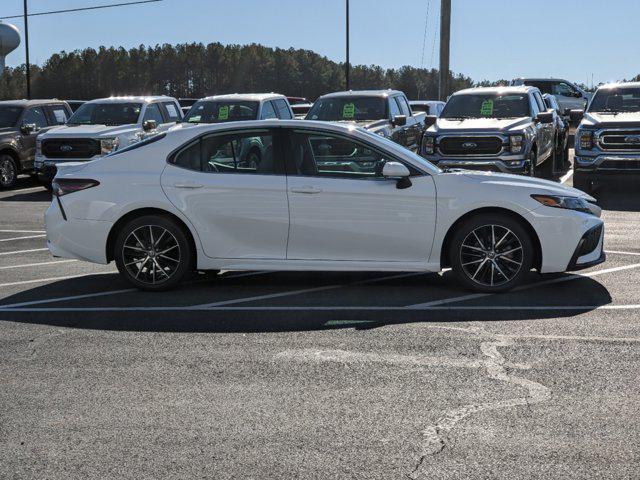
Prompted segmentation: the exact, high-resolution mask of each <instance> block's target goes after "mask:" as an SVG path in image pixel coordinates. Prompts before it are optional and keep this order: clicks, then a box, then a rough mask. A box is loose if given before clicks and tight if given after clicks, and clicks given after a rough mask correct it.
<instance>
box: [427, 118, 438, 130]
mask: <svg viewBox="0 0 640 480" xmlns="http://www.w3.org/2000/svg"><path fill="white" fill-rule="evenodd" d="M437 120H438V117H437V116H435V115H427V116H426V117H424V128H429V127H430V126H432V125H435V123H436V121H437Z"/></svg>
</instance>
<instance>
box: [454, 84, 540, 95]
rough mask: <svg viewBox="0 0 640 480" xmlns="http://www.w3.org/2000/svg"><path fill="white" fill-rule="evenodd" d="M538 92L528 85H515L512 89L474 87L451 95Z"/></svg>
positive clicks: (535, 88)
mask: <svg viewBox="0 0 640 480" xmlns="http://www.w3.org/2000/svg"><path fill="white" fill-rule="evenodd" d="M533 90H535V91H539V90H538V88H537V87H531V86H529V85H517V86H512V87H474V88H465V89H464V90H458V91H457V92H455V93H454V94H453V95H461V94H462V95H464V94H466V93H529V92H530V91H533Z"/></svg>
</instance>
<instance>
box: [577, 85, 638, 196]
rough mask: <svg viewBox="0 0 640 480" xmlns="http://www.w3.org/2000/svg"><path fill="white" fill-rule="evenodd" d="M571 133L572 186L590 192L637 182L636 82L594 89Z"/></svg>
mask: <svg viewBox="0 0 640 480" xmlns="http://www.w3.org/2000/svg"><path fill="white" fill-rule="evenodd" d="M571 117H572V120H573V121H580V124H579V125H578V128H577V130H576V136H575V158H574V163H573V186H574V187H576V188H578V189H580V190H583V191H585V192H587V193H590V192H591V191H592V190H594V189H595V188H596V187H599V186H603V185H606V184H610V185H617V183H618V182H622V181H633V182H636V185H637V182H639V181H640V82H638V83H631V82H629V83H614V84H608V85H603V86H601V87H599V88H598V90H597V91H596V93H595V95H594V96H593V99H592V100H591V102H590V103H589V107H588V108H587V111H586V112H585V111H583V110H580V109H576V110H572V111H571Z"/></svg>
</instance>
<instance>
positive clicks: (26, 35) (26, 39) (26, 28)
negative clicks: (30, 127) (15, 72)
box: [24, 0, 31, 100]
mask: <svg viewBox="0 0 640 480" xmlns="http://www.w3.org/2000/svg"><path fill="white" fill-rule="evenodd" d="M28 17H29V13H28V12H27V0H24V47H25V50H26V53H27V55H26V57H27V58H26V66H27V71H26V75H27V100H31V64H30V63H29V20H28Z"/></svg>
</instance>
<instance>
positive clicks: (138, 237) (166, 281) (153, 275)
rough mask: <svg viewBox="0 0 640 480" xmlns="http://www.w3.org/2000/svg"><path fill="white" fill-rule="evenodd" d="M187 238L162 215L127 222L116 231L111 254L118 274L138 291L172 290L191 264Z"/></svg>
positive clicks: (175, 225) (190, 267)
mask: <svg viewBox="0 0 640 480" xmlns="http://www.w3.org/2000/svg"><path fill="white" fill-rule="evenodd" d="M187 235H188V233H187V232H185V231H184V229H183V228H182V227H181V226H180V225H178V224H177V223H176V222H175V221H173V220H171V219H170V218H168V217H164V216H162V215H145V216H143V217H138V218H135V219H133V220H131V221H129V222H127V223H126V224H125V225H124V226H123V227H122V228H121V229H120V231H119V232H118V236H117V238H116V242H115V246H114V251H113V258H114V259H115V261H116V265H117V267H118V271H119V272H120V275H122V277H123V278H124V279H125V280H127V282H129V283H131V284H132V285H133V286H135V287H136V288H138V289H140V290H146V291H152V292H158V291H163V290H170V289H172V288H174V287H175V286H176V285H178V284H179V283H180V281H181V280H182V279H183V277H184V276H185V274H187V272H189V271H190V270H191V269H192V267H193V264H194V262H193V259H194V258H193V256H194V252H193V249H192V247H191V242H190V241H189V237H188V236H187ZM151 239H153V243H154V245H153V246H152V245H151V244H152V242H151ZM136 272H137V275H136Z"/></svg>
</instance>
